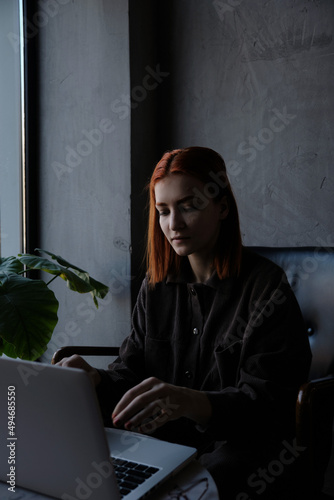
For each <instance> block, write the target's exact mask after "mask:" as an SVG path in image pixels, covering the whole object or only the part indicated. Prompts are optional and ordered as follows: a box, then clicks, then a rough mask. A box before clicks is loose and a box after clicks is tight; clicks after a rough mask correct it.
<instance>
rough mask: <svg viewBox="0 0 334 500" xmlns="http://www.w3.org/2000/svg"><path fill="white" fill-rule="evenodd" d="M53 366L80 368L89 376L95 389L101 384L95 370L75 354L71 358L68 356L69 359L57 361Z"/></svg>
mask: <svg viewBox="0 0 334 500" xmlns="http://www.w3.org/2000/svg"><path fill="white" fill-rule="evenodd" d="M55 366H67V367H69V368H80V369H81V370H85V371H86V372H87V373H88V375H89V376H90V378H91V380H92V382H93V384H94V386H95V387H96V386H97V385H98V384H99V383H100V382H101V377H100V374H99V372H98V371H97V369H96V368H94V367H93V366H91V365H90V364H89V363H87V362H86V361H85V360H84V359H82V357H81V356H78V355H77V354H73V356H70V357H69V358H63V359H62V360H61V361H58V363H56V365H55Z"/></svg>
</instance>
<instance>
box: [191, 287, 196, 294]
mask: <svg viewBox="0 0 334 500" xmlns="http://www.w3.org/2000/svg"><path fill="white" fill-rule="evenodd" d="M190 292H191V293H192V294H193V295H196V290H195V288H193V287H190Z"/></svg>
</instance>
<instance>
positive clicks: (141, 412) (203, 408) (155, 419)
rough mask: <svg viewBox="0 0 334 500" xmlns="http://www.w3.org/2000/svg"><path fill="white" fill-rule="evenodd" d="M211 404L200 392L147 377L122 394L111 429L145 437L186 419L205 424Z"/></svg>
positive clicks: (114, 413)
mask: <svg viewBox="0 0 334 500" xmlns="http://www.w3.org/2000/svg"><path fill="white" fill-rule="evenodd" d="M211 412H212V408H211V403H210V401H209V399H208V397H207V395H206V394H205V393H204V392H201V391H195V390H193V389H188V388H187V387H178V386H175V385H171V384H167V383H165V382H162V381H161V380H159V379H157V378H155V377H151V378H148V379H145V380H143V382H141V383H140V384H138V385H136V386H135V387H133V388H132V389H130V390H129V391H128V392H126V393H125V394H124V396H123V397H122V399H121V400H120V401H119V403H118V404H117V405H116V407H115V409H114V411H113V414H112V419H113V424H114V426H115V427H125V428H126V429H128V430H136V431H139V432H143V433H146V434H149V433H151V432H153V431H154V430H155V429H157V428H158V427H161V426H162V425H164V424H165V423H166V422H168V421H169V420H176V419H178V418H180V417H188V418H190V419H192V420H194V421H195V422H197V423H198V424H202V425H206V424H207V423H208V421H209V419H210V417H211Z"/></svg>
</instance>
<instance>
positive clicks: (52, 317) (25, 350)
mask: <svg viewBox="0 0 334 500" xmlns="http://www.w3.org/2000/svg"><path fill="white" fill-rule="evenodd" d="M35 251H37V252H39V253H45V254H47V255H48V256H49V257H51V260H50V259H48V258H46V257H42V256H38V255H32V254H19V255H18V256H17V257H7V258H0V356H1V355H2V354H5V355H6V356H9V357H12V358H21V359H27V360H32V361H33V360H36V359H38V358H39V357H40V356H41V355H42V354H43V353H44V352H45V351H46V349H47V344H48V342H49V341H50V339H51V336H52V333H53V330H54V328H55V326H56V324H57V322H58V315H57V312H58V307H59V302H58V300H57V298H56V296H55V294H54V292H53V291H52V290H51V289H50V288H49V285H50V283H51V282H52V281H53V280H54V279H56V278H57V277H60V278H62V279H63V280H65V282H66V283H67V286H68V288H69V289H70V290H73V291H76V292H79V293H90V294H91V295H92V297H93V301H94V304H95V306H96V307H97V308H98V300H97V299H98V298H99V299H103V298H104V297H105V296H106V295H107V293H108V287H107V286H106V285H104V284H103V283H100V282H98V281H96V280H95V279H93V278H92V277H91V276H89V274H88V273H87V271H84V270H83V269H80V268H79V267H77V266H74V265H73V264H70V263H69V262H67V261H66V260H64V259H63V258H62V257H60V256H58V255H54V254H52V253H50V252H48V251H46V250H41V249H38V248H36V250H35ZM31 270H38V271H45V272H47V273H50V274H52V275H54V276H53V278H52V279H51V280H50V281H49V282H48V283H45V282H44V281H43V280H41V279H35V278H34V279H32V278H28V277H27V274H29V272H30V271H31Z"/></svg>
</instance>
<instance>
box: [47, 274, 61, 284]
mask: <svg viewBox="0 0 334 500" xmlns="http://www.w3.org/2000/svg"><path fill="white" fill-rule="evenodd" d="M58 276H60V273H59V274H56V275H55V276H54V277H53V278H52V279H51V280H50V281H48V283H47V284H46V286H49V285H50V283H52V282H53V281H54V280H55V279H56V278H58Z"/></svg>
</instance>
